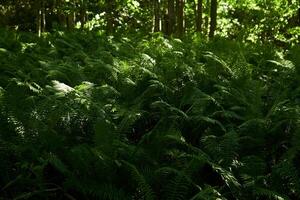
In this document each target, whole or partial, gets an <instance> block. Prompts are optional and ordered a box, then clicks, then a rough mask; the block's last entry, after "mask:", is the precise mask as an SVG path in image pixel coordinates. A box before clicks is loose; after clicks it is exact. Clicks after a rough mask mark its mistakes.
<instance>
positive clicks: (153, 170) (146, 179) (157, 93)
mask: <svg viewBox="0 0 300 200" xmlns="http://www.w3.org/2000/svg"><path fill="white" fill-rule="evenodd" d="M299 55H300V48H299V47H293V48H292V47H291V48H289V49H287V50H282V49H278V48H275V47H274V46H272V45H256V44H243V43H239V42H234V41H228V40H225V39H216V40H214V41H212V42H206V41H205V40H202V39H200V37H196V36H195V37H190V38H185V39H183V40H179V39H166V38H164V37H162V36H160V35H152V36H149V37H144V38H143V37H134V36H132V37H131V36H128V37H113V36H104V35H101V34H99V33H97V32H89V33H83V32H72V33H64V32H56V33H52V34H50V35H44V36H43V37H42V38H38V37H36V36H35V35H32V34H28V33H13V32H9V31H6V30H1V31H0V158H1V162H0V171H1V175H0V199H72V200H74V199H105V200H106V199H108V200H110V199H111V200H117V199H120V200H126V199H134V200H135V199H136V200H139V199H140V200H142V199H143V200H144V199H145V200H151V199H162V200H180V199H182V200H187V199H190V200H197V199H199V200H200V199H203V200H207V199H230V200H231V199H241V200H242V199H300V176H299V174H300V170H299V166H300V131H299V130H300V129H299V125H300V107H299V103H300V56H299Z"/></svg>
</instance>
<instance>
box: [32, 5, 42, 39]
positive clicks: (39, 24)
mask: <svg viewBox="0 0 300 200" xmlns="http://www.w3.org/2000/svg"><path fill="white" fill-rule="evenodd" d="M34 3H35V10H36V32H37V34H38V36H39V37H40V36H41V33H42V6H41V1H40V0H35V2H34Z"/></svg>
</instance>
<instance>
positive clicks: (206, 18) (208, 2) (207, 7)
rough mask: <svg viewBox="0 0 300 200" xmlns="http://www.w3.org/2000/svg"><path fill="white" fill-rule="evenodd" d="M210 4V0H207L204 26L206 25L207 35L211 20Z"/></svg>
mask: <svg viewBox="0 0 300 200" xmlns="http://www.w3.org/2000/svg"><path fill="white" fill-rule="evenodd" d="M209 4H210V0H206V5H205V12H206V16H205V18H204V26H205V33H204V34H205V35H207V33H208V29H209V27H208V24H209V23H208V22H209V17H208V16H209V15H210V7H209Z"/></svg>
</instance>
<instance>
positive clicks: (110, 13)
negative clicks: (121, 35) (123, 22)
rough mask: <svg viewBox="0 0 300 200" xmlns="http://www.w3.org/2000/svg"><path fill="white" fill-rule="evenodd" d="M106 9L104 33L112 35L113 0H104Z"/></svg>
mask: <svg viewBox="0 0 300 200" xmlns="http://www.w3.org/2000/svg"><path fill="white" fill-rule="evenodd" d="M105 2H106V5H107V8H106V13H107V15H106V16H107V17H106V31H107V32H108V33H112V32H113V31H114V14H113V12H114V5H115V2H114V0H105Z"/></svg>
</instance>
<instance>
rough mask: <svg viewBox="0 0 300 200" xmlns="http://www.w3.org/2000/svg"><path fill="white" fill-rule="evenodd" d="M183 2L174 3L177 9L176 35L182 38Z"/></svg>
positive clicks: (180, 0) (181, 0) (182, 0)
mask: <svg viewBox="0 0 300 200" xmlns="http://www.w3.org/2000/svg"><path fill="white" fill-rule="evenodd" d="M184 3H185V2H184V0H177V1H176V8H177V34H178V36H179V37H180V36H182V35H183V33H184Z"/></svg>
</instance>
